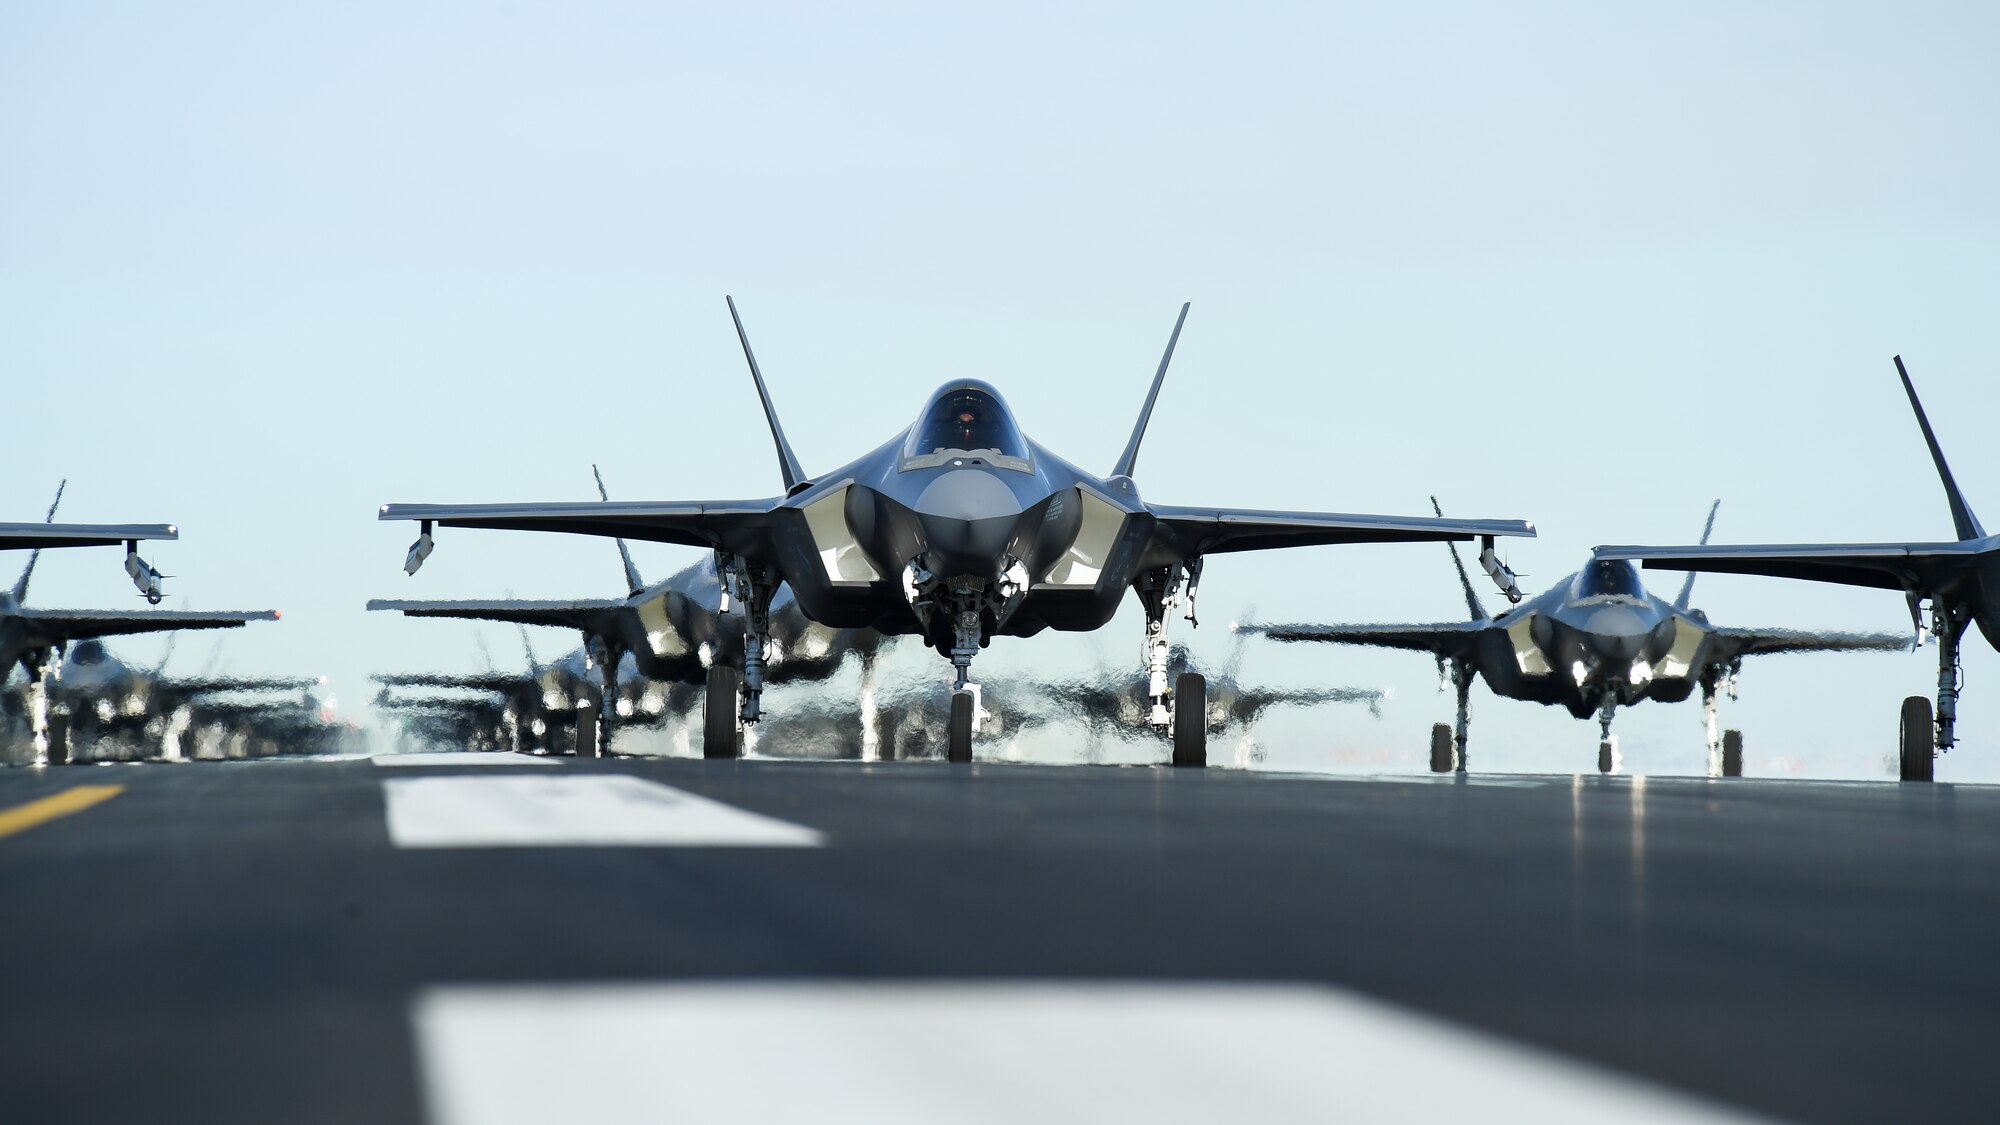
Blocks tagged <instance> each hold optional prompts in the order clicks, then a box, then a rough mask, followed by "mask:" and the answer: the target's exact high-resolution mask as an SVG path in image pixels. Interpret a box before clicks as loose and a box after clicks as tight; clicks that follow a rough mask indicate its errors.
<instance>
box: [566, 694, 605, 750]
mask: <svg viewBox="0 0 2000 1125" xmlns="http://www.w3.org/2000/svg"><path fill="white" fill-rule="evenodd" d="M591 702H592V703H595V700H592V701H591ZM598 710H599V708H597V707H595V706H591V707H578V708H577V709H576V744H575V746H574V747H572V750H573V751H574V753H575V754H576V756H577V757H579V758H595V757H597V723H598Z"/></svg>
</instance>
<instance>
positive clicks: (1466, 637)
mask: <svg viewBox="0 0 2000 1125" xmlns="http://www.w3.org/2000/svg"><path fill="white" fill-rule="evenodd" d="M1487 628H1489V626H1488V625H1487V623H1486V622H1483V621H1448V622H1443V623H1440V624H1436V625H1239V626H1237V629H1238V630H1240V631H1242V632H1245V633H1261V634H1263V635H1264V636H1267V637H1269V638H1271V639H1272V640H1274V641H1320V642H1323V643H1326V644H1337V645H1372V646H1374V647H1377V648H1402V649H1412V650H1414V651H1417V652H1428V653H1431V654H1433V655H1436V656H1445V657H1450V656H1460V655H1464V654H1468V653H1470V652H1471V651H1472V649H1473V646H1475V645H1477V644H1478V643H1479V634H1480V633H1482V632H1484V631H1485V630H1486V629H1487Z"/></svg>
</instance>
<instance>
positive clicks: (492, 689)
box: [369, 625, 638, 757]
mask: <svg viewBox="0 0 2000 1125" xmlns="http://www.w3.org/2000/svg"><path fill="white" fill-rule="evenodd" d="M521 650H522V653H523V654H524V656H525V657H526V669H525V670H524V671H521V672H504V671H497V670H494V669H492V668H491V667H489V668H488V669H487V670H486V671H483V672H473V673H456V672H391V673H381V674H377V675H374V676H370V677H369V679H370V680H372V681H373V682H374V683H376V684H378V685H380V686H381V687H382V688H383V690H384V694H386V692H387V689H389V688H432V689H446V690H452V691H469V692H478V693H488V694H491V695H495V696H498V697H499V698H500V700H501V703H502V712H503V725H504V726H505V727H506V730H507V734H508V742H509V744H510V745H509V748H510V749H513V750H515V751H519V752H523V753H526V752H530V751H554V750H555V749H556V748H558V747H560V746H563V745H566V744H568V745H573V746H574V747H575V752H576V754H577V755H578V756H579V757H588V756H590V755H591V754H592V753H594V752H595V750H596V747H597V735H596V725H595V724H596V720H595V719H594V717H592V713H593V711H594V710H595V709H596V708H598V707H599V705H600V702H601V700H600V698H599V697H598V695H597V692H596V690H595V689H596V683H595V681H597V680H599V679H600V678H601V676H600V671H599V670H598V669H596V668H594V667H593V665H592V663H591V658H590V655H589V653H588V652H587V651H586V650H585V649H583V648H581V647H579V648H575V649H572V650H570V651H569V652H568V653H566V654H564V655H563V656H559V657H557V658H556V659H554V660H551V661H549V662H548V663H546V664H544V663H542V661H541V660H540V659H539V658H538V657H536V655H535V646H534V643H533V641H531V640H530V639H529V637H528V630H527V626H525V625H523V626H522V627H521ZM635 678H638V671H637V668H636V665H635V663H634V660H633V658H632V656H631V654H629V653H627V654H626V656H625V659H624V660H623V661H622V662H621V663H620V664H619V666H618V670H617V671H616V672H615V673H614V676H613V682H614V684H615V683H617V682H624V681H630V680H632V679H635ZM381 698H382V697H381V696H378V697H377V700H378V703H379V702H380V700H381ZM391 698H392V699H393V697H391ZM570 724H574V729H573V732H570V733H573V734H574V738H573V739H571V738H567V737H564V732H559V731H558V730H557V727H558V726H568V725H570Z"/></svg>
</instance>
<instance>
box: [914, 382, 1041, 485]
mask: <svg viewBox="0 0 2000 1125" xmlns="http://www.w3.org/2000/svg"><path fill="white" fill-rule="evenodd" d="M939 453H985V454H991V455H993V456H994V457H996V458H1000V459H1004V461H1002V462H1001V463H1003V464H1004V463H1005V462H1006V461H1014V462H1020V463H1022V464H1021V466H1019V467H1025V462H1026V461H1027V459H1028V439H1027V438H1025V437H1022V436H1021V430H1020V427H1018V426H1016V425H1015V424H1014V415H1013V414H1012V413H1011V412H1010V411H1009V410H1008V409H1007V404H1006V403H1004V402H1002V401H1001V400H1000V394H999V392H998V391H995V390H994V389H993V388H992V387H990V386H987V385H986V384H985V383H978V382H968V383H954V384H952V385H951V386H948V387H946V388H944V389H943V390H941V391H939V392H938V393H937V394H935V395H933V396H932V397H931V401H930V404H929V405H928V406H926V407H925V408H924V413H923V416H922V417H920V418H918V419H917V424H916V425H915V426H913V427H911V429H910V440H909V443H908V444H907V445H905V446H904V448H903V456H904V458H905V460H906V461H907V460H910V459H922V460H929V459H930V458H931V457H933V456H934V455H936V454H939ZM905 467H910V468H913V467H915V466H910V465H906V466H905ZM1008 467H1016V466H1008Z"/></svg>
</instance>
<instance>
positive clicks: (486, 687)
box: [368, 670, 539, 692]
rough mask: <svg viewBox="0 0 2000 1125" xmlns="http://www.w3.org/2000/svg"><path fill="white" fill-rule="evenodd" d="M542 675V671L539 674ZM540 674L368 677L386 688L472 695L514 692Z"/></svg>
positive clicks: (424, 673)
mask: <svg viewBox="0 0 2000 1125" xmlns="http://www.w3.org/2000/svg"><path fill="white" fill-rule="evenodd" d="M538 671H539V670H538ZM536 675H537V672H480V673H469V674H466V675H453V674H451V673H448V672H384V673H378V674H376V675H373V676H370V677H368V678H369V679H370V680H372V681H374V682H375V683H378V684H381V685H382V686H384V687H425V688H465V689H467V690H469V691H499V692H506V691H512V690H514V689H515V688H521V687H526V686H528V685H530V684H532V683H534V682H535V677H536Z"/></svg>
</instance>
